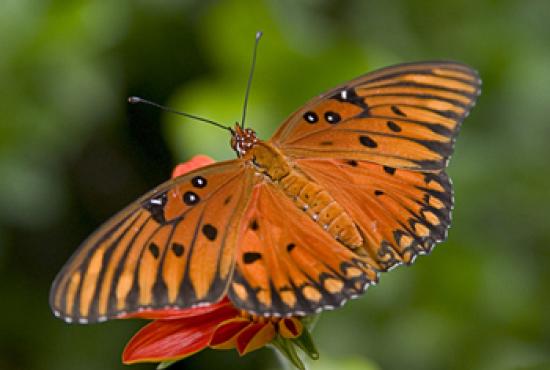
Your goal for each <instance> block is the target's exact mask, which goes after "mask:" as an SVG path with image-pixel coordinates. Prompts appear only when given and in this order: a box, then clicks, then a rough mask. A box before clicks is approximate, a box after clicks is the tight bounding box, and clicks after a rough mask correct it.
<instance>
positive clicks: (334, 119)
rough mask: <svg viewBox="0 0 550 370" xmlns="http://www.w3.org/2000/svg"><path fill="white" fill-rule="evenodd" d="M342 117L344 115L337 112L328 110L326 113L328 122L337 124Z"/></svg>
mask: <svg viewBox="0 0 550 370" xmlns="http://www.w3.org/2000/svg"><path fill="white" fill-rule="evenodd" d="M341 119H342V117H340V115H339V114H338V113H336V112H326V113H325V120H326V121H327V122H328V123H332V124H335V123H338V122H340V120H341Z"/></svg>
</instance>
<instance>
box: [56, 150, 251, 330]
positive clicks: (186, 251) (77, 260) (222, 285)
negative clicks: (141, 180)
mask: <svg viewBox="0 0 550 370" xmlns="http://www.w3.org/2000/svg"><path fill="white" fill-rule="evenodd" d="M250 175H251V172H250V171H247V170H246V169H245V167H244V166H243V163H242V161H238V160H235V161H228V162H222V163H219V164H215V165H211V166H208V167H205V168H202V169H199V170H197V171H193V172H191V173H189V174H186V175H184V176H181V177H178V178H176V179H173V180H170V181H168V182H167V183H165V184H163V185H161V186H159V187H158V188H157V189H155V190H153V191H152V192H150V193H148V194H146V195H144V196H143V197H142V198H140V199H139V200H137V201H136V202H134V203H133V204H131V205H130V206H128V207H127V208H126V209H124V210H123V211H121V212H120V213H119V214H117V215H116V216H114V217H113V218H112V219H111V220H109V221H108V222H107V223H105V224H104V225H103V226H102V227H101V228H100V229H99V230H98V231H96V232H95V233H94V234H92V235H91V236H90V238H88V239H87V240H86V241H85V242H84V243H83V244H82V246H81V247H80V248H79V249H78V250H77V251H76V253H75V254H74V255H73V257H72V258H71V259H70V260H69V262H68V263H67V264H66V265H65V267H64V268H63V269H62V271H61V272H60V273H59V275H58V277H57V278H56V280H55V281H54V284H53V286H52V290H51V294H50V304H51V306H52V308H53V310H54V312H55V313H56V315H57V316H60V317H62V318H64V319H65V320H66V321H68V322H72V321H76V322H81V323H86V322H95V321H102V320H105V319H108V318H113V317H119V316H123V315H127V314H132V313H135V312H137V311H143V310H152V309H162V308H166V307H177V308H183V307H189V306H193V305H198V304H201V303H210V302H215V301H217V300H219V299H220V298H221V297H222V296H223V294H224V292H225V290H226V286H227V282H228V280H229V279H230V277H231V274H232V271H233V264H234V249H235V239H236V237H237V233H236V229H237V227H236V226H237V224H238V221H239V219H240V215H241V213H242V211H243V209H244V206H245V205H246V203H247V197H248V195H249V194H250V190H249V189H247V187H249V186H250V184H251V183H250V179H251V176H250Z"/></svg>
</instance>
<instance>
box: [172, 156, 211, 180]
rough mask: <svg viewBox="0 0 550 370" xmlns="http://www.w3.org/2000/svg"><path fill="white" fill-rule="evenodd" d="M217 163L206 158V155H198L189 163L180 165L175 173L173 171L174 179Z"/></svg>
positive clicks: (175, 169)
mask: <svg viewBox="0 0 550 370" xmlns="http://www.w3.org/2000/svg"><path fill="white" fill-rule="evenodd" d="M214 162H215V161H214V160H213V159H212V158H210V157H208V156H206V155H202V154H199V155H196V156H194V157H193V158H191V159H190V160H188V161H187V162H184V163H180V164H178V165H177V166H176V167H175V168H174V171H172V177H178V176H181V175H184V174H186V173H187V172H190V171H193V170H196V169H197V168H200V167H204V166H208V165H209V164H212V163H214Z"/></svg>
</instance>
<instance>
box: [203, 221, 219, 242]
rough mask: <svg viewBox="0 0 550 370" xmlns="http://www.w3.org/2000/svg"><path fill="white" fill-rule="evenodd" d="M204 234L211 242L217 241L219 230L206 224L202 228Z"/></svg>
mask: <svg viewBox="0 0 550 370" xmlns="http://www.w3.org/2000/svg"><path fill="white" fill-rule="evenodd" d="M202 233H203V235H204V236H206V238H207V239H208V240H210V241H214V240H216V237H217V236H218V229H216V228H215V227H214V226H212V225H211V224H205V225H204V226H203V227H202Z"/></svg>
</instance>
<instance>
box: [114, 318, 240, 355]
mask: <svg viewBox="0 0 550 370" xmlns="http://www.w3.org/2000/svg"><path fill="white" fill-rule="evenodd" d="M236 313H237V310H236V309H235V308H233V307H225V308H222V309H219V310H216V311H212V312H210V313H208V314H203V315H199V316H192V317H186V318H183V319H172V320H156V321H153V322H152V323H150V324H148V325H146V326H145V327H143V328H142V329H141V330H140V331H139V332H138V333H137V334H136V335H135V336H134V337H133V338H132V339H130V342H128V344H127V345H126V348H125V349H124V352H123V354H122V361H123V362H124V363H125V364H130V363H136V362H160V361H168V360H175V359H180V358H183V357H186V356H189V355H191V354H193V353H195V352H198V351H200V350H202V349H204V348H205V347H207V346H208V343H209V342H210V338H211V337H212V335H213V334H214V331H215V330H216V328H217V327H218V325H219V324H220V323H221V322H223V321H226V320H228V319H230V318H232V317H234V316H235V314H236Z"/></svg>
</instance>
